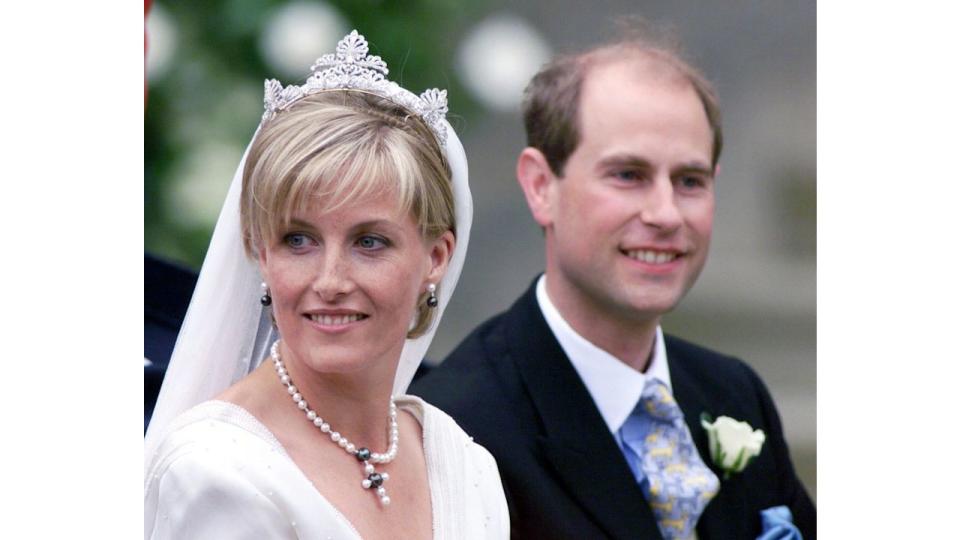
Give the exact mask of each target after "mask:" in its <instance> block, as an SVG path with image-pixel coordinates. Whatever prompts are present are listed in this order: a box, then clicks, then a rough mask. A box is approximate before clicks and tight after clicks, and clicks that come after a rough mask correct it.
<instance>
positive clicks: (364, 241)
mask: <svg viewBox="0 0 960 540" xmlns="http://www.w3.org/2000/svg"><path fill="white" fill-rule="evenodd" d="M357 245H358V246H360V247H361V248H362V249H367V250H373V249H380V248H383V247H386V246H387V241H386V240H385V239H383V238H380V237H379V236H372V235H369V234H367V235H364V236H361V237H360V238H359V239H357Z"/></svg>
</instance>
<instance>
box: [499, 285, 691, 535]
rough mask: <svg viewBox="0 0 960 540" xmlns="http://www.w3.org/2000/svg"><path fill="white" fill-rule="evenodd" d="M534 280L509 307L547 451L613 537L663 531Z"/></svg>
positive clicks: (510, 328) (515, 350) (511, 333)
mask: <svg viewBox="0 0 960 540" xmlns="http://www.w3.org/2000/svg"><path fill="white" fill-rule="evenodd" d="M535 284H536V282H534V286H531V287H530V289H529V290H527V292H526V293H525V294H524V296H522V297H521V298H520V299H519V300H518V301H517V303H516V304H514V306H513V308H512V309H511V310H510V313H509V319H508V324H507V332H508V339H509V343H510V349H511V353H512V354H511V356H513V361H514V362H515V364H516V367H517V370H518V372H519V374H520V377H521V379H522V380H523V382H524V385H525V387H526V390H527V392H528V394H529V396H530V399H531V401H532V402H533V406H534V408H535V409H536V410H537V412H538V413H539V415H540V418H541V420H542V432H541V434H540V436H539V437H538V439H539V442H540V444H541V447H542V448H543V451H544V455H545V456H546V459H547V460H548V461H549V463H550V464H551V465H552V466H553V469H554V470H555V472H556V474H557V476H558V478H559V480H560V482H561V483H562V484H563V485H564V487H565V489H566V491H567V492H568V493H569V494H570V496H571V497H572V498H573V499H574V500H576V501H577V502H578V503H579V504H580V506H581V507H582V508H583V509H584V510H585V511H586V513H587V514H588V515H589V516H590V517H591V518H592V519H593V520H594V521H595V522H596V523H597V524H598V525H599V526H600V528H602V529H603V530H604V531H606V532H607V533H608V534H609V535H610V536H611V537H614V538H660V532H659V530H658V528H657V525H656V521H655V519H654V517H653V512H652V511H651V510H650V507H649V506H648V505H647V504H646V500H645V499H644V497H643V493H642V491H641V490H640V487H639V486H638V485H637V483H636V480H635V479H634V477H633V473H632V472H631V470H630V468H629V466H628V465H627V463H626V460H625V458H624V457H623V454H622V453H621V451H620V448H619V447H618V446H617V443H616V441H615V440H614V438H613V437H612V436H611V435H610V432H609V431H608V429H607V426H606V424H605V423H604V421H603V418H602V417H601V416H600V412H599V411H598V410H597V407H596V404H595V403H594V402H593V399H592V398H591V397H590V394H589V392H588V391H587V389H586V387H585V386H584V384H583V382H582V381H581V380H580V377H579V375H578V374H577V372H576V370H575V369H574V367H573V365H572V364H571V363H570V360H569V359H568V358H567V357H566V355H565V354H564V352H563V349H562V348H561V347H560V344H559V343H557V340H556V338H555V337H554V336H553V333H552V332H551V331H550V327H549V326H548V325H547V323H546V320H544V318H543V315H542V313H541V312H540V308H539V305H538V304H537V300H536V294H535ZM671 367H672V366H671ZM701 431H702V430H701Z"/></svg>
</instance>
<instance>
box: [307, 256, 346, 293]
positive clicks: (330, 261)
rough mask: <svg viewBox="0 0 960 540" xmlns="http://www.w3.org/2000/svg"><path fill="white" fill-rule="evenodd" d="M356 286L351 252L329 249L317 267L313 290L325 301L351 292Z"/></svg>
mask: <svg viewBox="0 0 960 540" xmlns="http://www.w3.org/2000/svg"><path fill="white" fill-rule="evenodd" d="M353 286H354V282H353V278H352V276H351V265H350V258H349V254H348V253H345V252H344V251H343V250H341V249H337V248H332V249H327V250H326V252H325V253H324V255H323V258H322V259H321V261H320V263H319V267H318V268H317V274H316V277H315V278H314V280H313V285H312V287H313V290H314V292H316V293H317V294H319V295H320V297H321V298H322V299H323V300H324V301H325V302H333V301H335V300H337V298H338V297H340V296H343V295H345V294H347V293H349V292H350V291H351V290H352V288H353Z"/></svg>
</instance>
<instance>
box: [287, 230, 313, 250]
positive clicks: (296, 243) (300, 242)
mask: <svg viewBox="0 0 960 540" xmlns="http://www.w3.org/2000/svg"><path fill="white" fill-rule="evenodd" d="M283 242H284V243H285V244H287V245H288V246H290V247H292V248H302V247H304V246H306V245H307V244H308V243H309V242H310V238H309V237H308V236H307V235H305V234H301V233H291V234H288V235H286V236H284V237H283Z"/></svg>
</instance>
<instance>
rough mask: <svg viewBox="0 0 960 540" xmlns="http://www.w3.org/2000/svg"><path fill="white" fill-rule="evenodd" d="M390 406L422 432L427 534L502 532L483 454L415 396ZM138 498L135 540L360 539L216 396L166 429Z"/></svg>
mask: <svg viewBox="0 0 960 540" xmlns="http://www.w3.org/2000/svg"><path fill="white" fill-rule="evenodd" d="M396 403H397V407H399V408H401V409H404V410H407V411H409V412H411V413H412V414H413V415H414V417H416V418H417V420H418V421H419V422H420V424H421V426H422V428H423V451H424V455H425V457H426V463H427V480H428V482H429V486H430V501H431V505H432V508H433V537H434V538H436V539H474V538H476V539H486V538H507V537H509V535H510V530H509V529H510V525H509V517H508V513H507V506H506V502H505V499H504V495H503V488H502V487H501V484H500V476H499V473H498V471H497V465H496V462H495V461H494V460H493V457H492V456H491V455H490V454H489V453H488V452H487V451H486V450H485V449H484V448H483V447H481V446H479V445H477V444H475V443H474V442H473V440H472V439H471V438H470V437H468V436H467V434H466V433H464V432H463V430H462V429H460V427H459V426H457V424H456V423H455V422H454V421H453V420H452V419H451V418H450V417H449V416H447V415H446V414H445V413H444V412H442V411H440V410H439V409H437V408H435V407H433V406H432V405H430V404H428V403H425V402H424V401H422V400H421V399H420V398H417V397H415V396H402V397H398V398H397V400H396ZM357 488H358V489H360V485H359V481H358V484H357ZM144 502H145V506H144V511H145V515H144V527H145V530H144V538H151V539H167V538H169V539H177V540H186V539H193V538H197V539H217V538H227V539H246V538H249V539H257V540H262V539H274V538H290V539H293V538H304V539H319V540H324V539H330V540H341V539H344V540H345V539H350V540H356V539H359V538H360V535H359V534H358V533H357V531H356V529H355V528H354V527H353V525H352V524H351V523H350V522H349V521H348V520H347V518H346V517H345V516H344V515H343V514H342V513H340V511H339V510H337V509H336V508H335V507H334V506H333V505H332V504H330V502H329V501H327V499H326V498H324V496H323V495H322V494H321V493H320V492H319V491H317V490H316V488H314V486H313V484H312V483H311V482H310V480H309V479H308V478H307V477H306V476H305V475H304V474H303V472H301V470H300V469H299V468H298V467H297V465H296V464H294V462H293V460H291V459H290V457H289V456H288V455H287V453H286V451H285V450H284V448H283V446H281V445H280V443H279V441H277V439H276V437H274V435H273V433H271V432H270V430H268V429H267V428H266V426H264V425H263V424H261V423H260V422H259V421H258V420H257V419H256V418H254V417H253V415H251V414H250V413H249V412H247V411H246V409H243V408H242V407H240V406H238V405H235V404H232V403H228V402H225V401H216V400H215V401H207V402H204V403H201V404H199V405H197V406H196V407H194V408H192V409H190V410H189V411H187V412H186V413H184V414H183V415H181V416H180V417H178V418H177V419H176V420H175V421H174V422H173V423H172V424H171V425H170V430H169V431H168V434H167V436H166V437H165V438H164V440H163V442H162V443H161V444H160V446H159V448H158V449H157V452H156V454H155V455H154V459H153V460H152V462H151V463H150V464H148V467H147V477H146V481H145V487H144Z"/></svg>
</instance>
